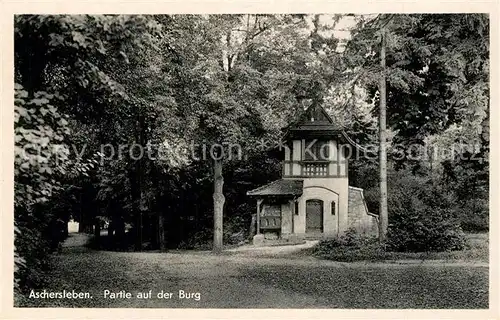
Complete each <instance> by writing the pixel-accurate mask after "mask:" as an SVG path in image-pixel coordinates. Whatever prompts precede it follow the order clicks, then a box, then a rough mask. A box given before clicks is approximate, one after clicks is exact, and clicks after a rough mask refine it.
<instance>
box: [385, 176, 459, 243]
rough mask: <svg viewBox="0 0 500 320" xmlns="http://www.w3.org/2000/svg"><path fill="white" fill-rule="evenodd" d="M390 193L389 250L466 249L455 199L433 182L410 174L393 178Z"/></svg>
mask: <svg viewBox="0 0 500 320" xmlns="http://www.w3.org/2000/svg"><path fill="white" fill-rule="evenodd" d="M392 178H393V179H392V181H391V183H390V190H389V198H388V205H389V231H388V234H387V246H388V249H389V250H394V251H404V252H423V251H451V250H462V249H464V248H465V234H464V232H463V231H462V229H461V227H460V223H459V221H458V219H457V214H456V212H455V211H454V210H453V208H454V203H453V198H452V197H451V196H450V195H449V194H448V193H447V192H446V190H444V189H442V188H441V187H440V186H439V185H436V184H433V183H432V181H430V180H428V179H426V178H423V177H418V176H413V175H411V174H409V173H407V172H401V173H400V174H399V175H398V174H397V175H395V176H393V177H392Z"/></svg>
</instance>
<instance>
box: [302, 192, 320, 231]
mask: <svg viewBox="0 0 500 320" xmlns="http://www.w3.org/2000/svg"><path fill="white" fill-rule="evenodd" d="M306 232H307V233H320V232H323V201H321V200H307V201H306Z"/></svg>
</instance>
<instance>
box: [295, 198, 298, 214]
mask: <svg viewBox="0 0 500 320" xmlns="http://www.w3.org/2000/svg"><path fill="white" fill-rule="evenodd" d="M295 215H297V216H298V215H299V202H298V201H295Z"/></svg>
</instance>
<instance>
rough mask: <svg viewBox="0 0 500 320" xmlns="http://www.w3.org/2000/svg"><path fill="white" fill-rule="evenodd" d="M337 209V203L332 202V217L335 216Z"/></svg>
mask: <svg viewBox="0 0 500 320" xmlns="http://www.w3.org/2000/svg"><path fill="white" fill-rule="evenodd" d="M336 209H337V206H336V204H335V201H332V216H334V215H335V210H336Z"/></svg>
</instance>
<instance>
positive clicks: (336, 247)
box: [314, 229, 383, 262]
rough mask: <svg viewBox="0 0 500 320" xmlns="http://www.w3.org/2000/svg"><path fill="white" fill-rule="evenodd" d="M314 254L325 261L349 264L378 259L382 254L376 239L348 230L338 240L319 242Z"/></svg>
mask: <svg viewBox="0 0 500 320" xmlns="http://www.w3.org/2000/svg"><path fill="white" fill-rule="evenodd" d="M314 253H315V254H316V255H318V256H321V257H323V258H326V259H330V260H336V261H345V262H350V261H355V260H372V259H378V258H379V256H380V255H381V254H383V248H382V247H381V246H380V245H379V244H378V240H377V238H376V237H374V236H367V235H363V234H359V233H357V232H356V230H355V229H349V230H347V231H346V233H345V234H344V235H342V236H341V237H339V238H331V239H326V240H322V241H320V242H319V243H318V245H317V246H316V247H315V250H314Z"/></svg>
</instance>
